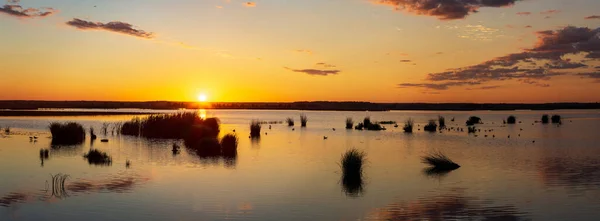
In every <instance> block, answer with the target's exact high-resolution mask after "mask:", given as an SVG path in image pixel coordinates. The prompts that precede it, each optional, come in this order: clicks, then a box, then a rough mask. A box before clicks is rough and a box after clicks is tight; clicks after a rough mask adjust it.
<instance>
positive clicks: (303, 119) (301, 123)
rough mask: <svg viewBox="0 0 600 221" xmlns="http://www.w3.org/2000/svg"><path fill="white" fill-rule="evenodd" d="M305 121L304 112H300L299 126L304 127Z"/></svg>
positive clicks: (306, 119) (306, 120)
mask: <svg viewBox="0 0 600 221" xmlns="http://www.w3.org/2000/svg"><path fill="white" fill-rule="evenodd" d="M306 122H308V117H307V116H306V114H300V126H301V127H306Z"/></svg>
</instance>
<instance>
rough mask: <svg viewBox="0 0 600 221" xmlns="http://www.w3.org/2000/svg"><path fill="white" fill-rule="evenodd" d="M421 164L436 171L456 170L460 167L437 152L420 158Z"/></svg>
mask: <svg viewBox="0 0 600 221" xmlns="http://www.w3.org/2000/svg"><path fill="white" fill-rule="evenodd" d="M421 162H422V163H424V164H427V165H429V166H431V167H433V168H435V169H437V170H438V171H444V170H445V171H448V170H456V169H458V168H459V167H460V165H458V164H456V163H454V161H452V160H451V159H450V158H449V157H448V156H446V155H445V154H443V153H442V152H439V151H438V152H433V153H429V154H427V155H425V156H423V157H421Z"/></svg>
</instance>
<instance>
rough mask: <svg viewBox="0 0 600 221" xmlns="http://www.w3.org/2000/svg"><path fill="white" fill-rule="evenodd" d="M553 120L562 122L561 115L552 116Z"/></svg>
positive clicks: (553, 121) (558, 122)
mask: <svg viewBox="0 0 600 221" xmlns="http://www.w3.org/2000/svg"><path fill="white" fill-rule="evenodd" d="M550 119H551V120H552V123H553V124H561V123H562V120H561V117H560V115H552V118H550Z"/></svg>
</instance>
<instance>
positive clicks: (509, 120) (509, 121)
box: [506, 115, 517, 124]
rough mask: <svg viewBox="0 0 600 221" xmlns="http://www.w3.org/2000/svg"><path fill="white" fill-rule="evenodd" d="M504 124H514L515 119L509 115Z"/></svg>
mask: <svg viewBox="0 0 600 221" xmlns="http://www.w3.org/2000/svg"><path fill="white" fill-rule="evenodd" d="M506 123H507V124H516V123H517V117H515V116H513V115H510V116H508V118H506Z"/></svg>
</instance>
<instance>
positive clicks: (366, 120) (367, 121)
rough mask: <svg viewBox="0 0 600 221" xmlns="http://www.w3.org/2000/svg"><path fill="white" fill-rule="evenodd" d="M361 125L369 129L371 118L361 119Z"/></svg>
mask: <svg viewBox="0 0 600 221" xmlns="http://www.w3.org/2000/svg"><path fill="white" fill-rule="evenodd" d="M363 125H364V126H365V127H369V125H371V118H370V117H365V119H363Z"/></svg>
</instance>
